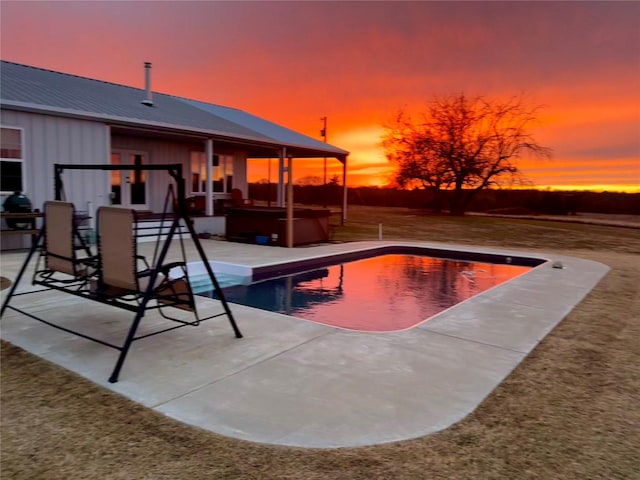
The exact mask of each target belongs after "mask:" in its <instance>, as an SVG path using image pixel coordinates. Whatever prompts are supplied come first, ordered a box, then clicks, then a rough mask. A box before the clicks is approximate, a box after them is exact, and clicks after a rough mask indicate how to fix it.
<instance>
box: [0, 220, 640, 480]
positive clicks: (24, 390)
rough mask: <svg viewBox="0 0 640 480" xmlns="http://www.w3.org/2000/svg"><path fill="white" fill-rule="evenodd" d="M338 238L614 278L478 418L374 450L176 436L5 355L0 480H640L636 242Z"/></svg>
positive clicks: (116, 402)
mask: <svg viewBox="0 0 640 480" xmlns="http://www.w3.org/2000/svg"><path fill="white" fill-rule="evenodd" d="M350 218H351V219H350V222H349V225H348V226H347V227H344V228H342V229H338V230H337V231H336V232H335V238H336V239H338V240H339V239H372V238H377V232H378V230H377V228H378V227H377V225H378V223H383V229H384V236H385V238H386V239H391V238H404V239H422V240H430V241H445V242H455V243H469V244H476V245H499V246H504V247H514V248H523V249H525V248H526V249H538V250H541V251H557V252H559V253H563V254H567V255H573V256H579V257H584V258H590V259H593V260H597V261H600V262H603V263H607V264H608V265H609V266H611V267H612V270H611V272H610V273H609V274H608V275H607V276H606V277H605V278H604V279H603V280H602V282H601V283H600V284H599V285H598V286H597V287H596V288H595V289H594V290H593V291H592V292H591V294H590V295H589V296H588V297H587V298H586V299H585V300H584V301H583V302H582V303H581V304H580V305H578V306H577V307H576V308H575V309H574V310H573V311H572V312H571V314H570V315H569V316H568V317H567V318H566V319H565V320H564V321H563V322H562V323H560V325H559V326H558V327H557V328H556V329H555V330H554V331H553V332H552V333H551V334H550V335H549V336H547V337H546V338H545V340H544V341H543V342H542V343H541V344H540V345H539V346H538V347H537V348H536V349H535V350H534V351H533V352H532V354H531V355H530V356H529V357H528V358H527V359H526V360H525V361H524V362H523V363H522V364H521V365H520V366H519V367H518V368H517V369H516V370H515V371H514V372H513V373H512V374H511V375H510V376H509V377H508V378H507V380H506V381H505V382H504V383H502V384H501V385H500V386H499V387H498V388H497V389H496V390H495V391H494V392H493V393H492V394H491V395H490V396H489V397H488V398H487V399H486V400H485V401H484V402H483V403H482V404H481V406H480V407H479V408H478V409H477V410H476V411H475V412H474V413H473V414H472V415H470V416H469V417H467V418H466V419H465V420H464V421H462V422H460V423H459V424H457V425H455V426H453V427H452V428H449V429H447V430H445V431H443V432H441V433H438V434H434V435H430V436H427V437H424V438H419V439H416V440H410V441H405V442H399V443H393V444H387V445H380V446H374V447H366V448H354V449H335V450H305V449H294V448H284V447H276V446H268V445H259V444H252V443H249V442H243V441H239V440H234V439H229V438H225V437H221V436H218V435H215V434H211V433H208V432H205V431H201V430H198V429H195V428H191V427H188V426H185V425H182V424H179V423H177V422H175V421H173V420H171V419H168V418H166V417H163V416H161V415H159V414H157V413H154V412H152V411H150V410H147V409H145V408H143V407H141V406H139V405H137V404H135V403H133V402H131V401H129V400H126V399H124V398H122V397H120V396H118V395H116V394H114V393H111V392H109V391H106V390H104V389H102V388H100V387H98V386H96V385H94V384H92V383H90V382H88V381H86V380H84V379H82V378H79V377H78V376H76V375H75V374H72V373H70V372H68V371H65V370H63V369H61V368H59V367H57V366H55V365H52V364H50V363H48V362H45V361H43V360H41V359H39V358H37V357H35V356H33V355H30V354H28V353H26V352H23V351H21V350H20V349H18V348H16V347H14V346H11V345H9V344H7V343H3V344H2V384H1V387H2V392H1V393H2V418H1V419H2V426H1V428H2V429H1V434H2V462H1V466H2V472H1V474H2V478H3V479H5V478H6V479H9V478H16V479H51V480H53V479H87V478H100V479H164V478H167V479H169V478H171V479H178V478H180V479H181V478H189V479H200V478H212V479H296V480H299V479H309V480H313V479H354V480H357V479H367V480H371V479H427V478H428V479H437V478H446V479H457V478H460V479H462V478H464V479H520V478H523V479H527V478H532V479H533V478H535V479H540V478H543V479H636V478H640V460H639V458H640V429H639V428H638V425H640V410H639V405H640V393H639V392H640V342H639V341H638V339H639V338H640V288H639V287H638V286H639V285H640V230H634V229H624V228H615V227H598V226H588V225H573V224H557V223H552V222H542V221H515V220H505V219H486V218H471V217H470V218H442V217H427V216H420V215H416V214H415V212H411V211H408V210H395V209H368V208H360V209H354V210H352V211H351V217H350Z"/></svg>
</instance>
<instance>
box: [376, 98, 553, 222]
mask: <svg viewBox="0 0 640 480" xmlns="http://www.w3.org/2000/svg"><path fill="white" fill-rule="evenodd" d="M538 109H539V107H536V108H528V107H527V106H526V105H524V103H523V102H522V100H520V99H516V98H512V99H510V100H508V101H506V102H500V101H488V100H485V99H484V98H481V97H479V98H474V99H469V98H467V97H466V96H465V95H464V94H460V95H456V96H451V97H444V98H436V99H435V100H433V101H432V102H431V103H430V104H429V105H428V106H427V109H426V111H425V112H424V113H423V114H422V116H421V119H420V120H421V121H420V122H414V121H413V120H412V119H411V118H410V117H409V116H408V115H407V114H406V113H405V112H402V111H401V112H400V113H399V114H398V115H397V116H396V118H395V119H394V121H393V122H392V123H391V124H390V125H388V126H386V127H385V128H386V132H385V135H384V137H383V143H382V145H383V147H384V149H385V152H386V155H387V158H388V159H389V160H390V161H391V162H392V163H394V164H395V165H396V171H395V176H394V179H395V181H396V183H397V184H398V185H399V186H401V187H404V188H425V189H429V190H431V191H432V192H433V193H434V207H435V208H436V209H440V206H441V199H442V196H443V193H444V192H450V193H451V194H450V195H448V198H449V203H450V211H451V213H452V214H453V215H463V214H464V212H465V211H466V209H467V207H468V205H469V203H470V202H471V200H472V199H473V197H474V196H475V195H476V194H477V193H478V192H479V191H481V190H483V189H485V188H488V187H491V186H494V185H500V184H501V183H502V182H504V181H505V179H508V180H513V179H514V178H516V177H518V176H519V175H520V172H519V170H518V168H517V165H516V161H517V160H518V159H519V158H522V157H523V156H525V155H534V156H538V157H550V155H551V150H550V149H549V148H547V147H543V146H541V145H539V144H538V143H537V142H536V141H535V140H534V138H533V137H532V135H531V133H530V132H529V129H530V127H531V125H532V124H533V123H534V122H535V121H536V113H537V111H538Z"/></svg>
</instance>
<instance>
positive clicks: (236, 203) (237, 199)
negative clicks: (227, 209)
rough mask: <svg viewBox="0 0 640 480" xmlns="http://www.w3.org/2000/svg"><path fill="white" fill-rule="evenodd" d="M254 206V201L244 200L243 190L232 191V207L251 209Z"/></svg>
mask: <svg viewBox="0 0 640 480" xmlns="http://www.w3.org/2000/svg"><path fill="white" fill-rule="evenodd" d="M252 205H253V200H251V199H249V198H244V196H243V195H242V190H240V189H239V188H234V189H232V190H231V206H232V207H249V206H252Z"/></svg>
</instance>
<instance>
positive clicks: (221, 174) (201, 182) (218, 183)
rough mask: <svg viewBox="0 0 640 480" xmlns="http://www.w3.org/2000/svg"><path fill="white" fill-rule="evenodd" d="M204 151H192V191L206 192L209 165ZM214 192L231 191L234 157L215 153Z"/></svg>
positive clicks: (212, 172)
mask: <svg viewBox="0 0 640 480" xmlns="http://www.w3.org/2000/svg"><path fill="white" fill-rule="evenodd" d="M205 162H206V155H205V153H204V152H191V193H192V194H194V193H205V192H206V188H207V187H206V185H207V165H206V163H205ZM211 175H212V178H213V192H214V193H230V192H231V189H232V188H233V157H232V156H231V155H214V156H213V158H212V159H211Z"/></svg>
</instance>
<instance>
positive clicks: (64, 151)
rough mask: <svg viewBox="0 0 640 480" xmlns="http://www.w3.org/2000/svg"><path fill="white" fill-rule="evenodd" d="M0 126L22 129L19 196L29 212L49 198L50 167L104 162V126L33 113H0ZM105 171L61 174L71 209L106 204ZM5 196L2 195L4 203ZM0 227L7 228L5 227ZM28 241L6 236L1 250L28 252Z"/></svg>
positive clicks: (51, 184)
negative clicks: (27, 202)
mask: <svg viewBox="0 0 640 480" xmlns="http://www.w3.org/2000/svg"><path fill="white" fill-rule="evenodd" d="M1 113H2V116H1V117H0V124H1V125H2V126H3V127H17V128H21V129H22V131H23V148H24V152H23V158H24V160H23V188H24V190H23V193H24V194H25V195H26V196H27V197H28V198H29V200H31V203H32V205H33V208H34V209H40V210H42V208H43V204H44V202H46V201H47V200H54V198H55V187H54V168H53V166H54V164H56V163H71V164H83V163H84V164H88V163H105V162H108V161H109V157H108V151H109V128H108V127H107V126H106V125H104V124H103V123H99V122H90V121H85V120H76V119H71V118H64V117H57V116H52V115H42V114H38V113H29V112H20V111H13V110H6V109H3V110H2V112H1ZM108 178H109V177H108V173H107V172H72V171H67V172H66V173H65V174H64V176H63V182H64V191H65V194H66V200H67V201H70V202H72V203H73V204H74V205H75V206H76V210H79V211H83V210H84V211H86V210H88V205H89V204H88V203H87V202H92V206H93V208H97V207H98V206H100V205H107V204H108V202H109V192H108V190H106V188H105V187H107V186H108ZM8 195H9V194H3V195H2V197H1V198H0V202H2V203H4V201H5V199H6V197H7V196H8ZM2 228H6V226H5V225H3V226H2ZM28 246H29V238H28V237H26V236H13V235H12V236H10V237H6V238H3V239H2V249H3V250H4V249H14V248H27V247H28Z"/></svg>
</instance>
